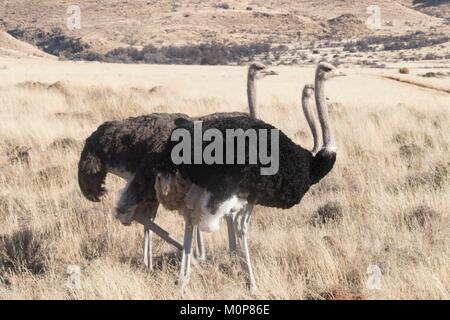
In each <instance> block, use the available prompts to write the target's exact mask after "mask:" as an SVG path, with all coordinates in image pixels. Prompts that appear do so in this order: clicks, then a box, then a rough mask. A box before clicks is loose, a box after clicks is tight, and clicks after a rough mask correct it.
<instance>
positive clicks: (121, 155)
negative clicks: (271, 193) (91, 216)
mask: <svg viewBox="0 0 450 320" xmlns="http://www.w3.org/2000/svg"><path fill="white" fill-rule="evenodd" d="M274 74H276V73H275V72H273V71H272V70H270V69H269V68H267V67H266V66H265V65H263V64H261V63H258V62H255V63H252V64H251V65H250V66H249V71H248V77H247V88H248V93H249V109H250V112H253V113H254V112H255V106H256V101H255V94H256V79H259V78H262V77H265V76H268V75H274ZM252 110H253V111H252ZM225 115H227V116H246V114H245V113H240V112H233V113H226V114H225V113H215V114H211V115H206V116H203V117H199V118H196V119H192V120H211V119H215V118H221V117H224V116H225ZM179 118H183V119H190V117H189V116H187V115H185V114H164V113H153V114H150V115H144V116H139V117H134V118H128V119H125V120H119V121H109V122H105V123H104V124H102V125H101V126H100V127H98V129H97V130H96V131H95V132H93V133H92V134H91V136H90V137H88V138H87V139H86V143H85V146H84V149H83V151H82V153H81V157H80V161H79V163H78V183H79V186H80V189H81V191H82V193H83V195H84V196H85V197H86V198H87V199H89V200H91V201H95V202H98V201H100V198H101V197H102V196H103V195H104V194H105V192H106V189H105V187H104V183H105V178H106V175H107V174H108V173H112V174H114V175H117V176H119V177H121V178H123V179H125V180H126V181H127V182H128V183H127V187H125V189H124V190H123V192H122V195H121V197H120V199H119V201H118V204H117V208H116V215H115V216H116V218H117V219H119V220H120V222H122V223H123V224H124V225H130V224H131V222H132V221H133V219H138V220H139V222H141V223H143V224H144V225H145V228H144V261H145V264H146V265H147V266H148V267H149V268H152V261H151V258H152V255H151V253H150V251H151V242H152V240H151V235H152V233H151V231H150V229H149V227H148V225H147V224H146V222H148V221H149V220H150V221H152V220H153V219H154V218H155V216H156V212H157V210H158V206H159V203H158V201H157V199H153V198H152V199H143V198H142V199H136V200H135V201H132V202H130V199H131V198H132V190H130V189H129V188H128V186H129V185H130V183H131V181H132V180H133V179H134V178H135V174H136V172H137V170H138V169H139V167H140V166H141V163H142V159H144V158H145V156H146V155H147V154H152V155H155V154H158V153H160V152H161V151H162V150H163V148H164V146H165V143H166V141H167V140H168V138H169V136H170V133H171V132H172V130H173V129H174V128H175V123H174V120H175V119H179ZM136 180H137V181H138V180H139V177H137V178H136ZM128 194H130V195H128ZM124 198H126V199H127V200H126V201H125V200H124ZM154 227H156V226H154ZM230 230H231V231H230V239H231V240H230V248H231V249H233V243H234V241H233V240H232V239H233V232H232V230H233V228H230ZM159 232H160V235H161V234H162V233H164V230H162V229H159ZM167 239H168V240H169V241H171V242H172V244H175V245H176V241H174V240H173V239H170V238H167ZM167 239H166V240H167ZM197 243H198V244H199V248H198V249H199V255H200V257H203V256H204V248H203V245H202V244H203V240H202V237H201V234H200V233H198V242H197Z"/></svg>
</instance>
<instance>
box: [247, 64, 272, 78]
mask: <svg viewBox="0 0 450 320" xmlns="http://www.w3.org/2000/svg"><path fill="white" fill-rule="evenodd" d="M277 74H278V73H276V72H275V71H273V70H272V69H270V68H268V67H267V66H266V65H264V64H262V63H261V62H253V63H252V64H251V65H250V66H249V67H248V75H249V78H251V79H261V78H264V77H267V76H273V75H277Z"/></svg>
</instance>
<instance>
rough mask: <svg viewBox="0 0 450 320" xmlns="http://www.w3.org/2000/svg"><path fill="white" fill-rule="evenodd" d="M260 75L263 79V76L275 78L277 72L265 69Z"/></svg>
mask: <svg viewBox="0 0 450 320" xmlns="http://www.w3.org/2000/svg"><path fill="white" fill-rule="evenodd" d="M261 74H262V75H263V77H265V76H277V75H278V72H276V71H274V70H272V69H265V70H262V71H261Z"/></svg>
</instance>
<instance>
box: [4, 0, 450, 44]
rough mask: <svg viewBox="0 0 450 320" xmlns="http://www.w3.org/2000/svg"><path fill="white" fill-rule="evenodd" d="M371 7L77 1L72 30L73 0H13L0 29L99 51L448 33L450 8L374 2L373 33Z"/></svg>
mask: <svg viewBox="0 0 450 320" xmlns="http://www.w3.org/2000/svg"><path fill="white" fill-rule="evenodd" d="M372 2H373V1H369V0H362V1H342V0H333V1H326V0H319V1H311V0H282V1H262V0H252V1H235V0H225V1H223V2H217V1H211V0H209V1H197V0H189V1H167V0H164V1H157V0H136V1H107V0H79V1H77V2H76V4H77V5H79V7H80V9H81V29H75V30H73V31H70V30H68V29H67V27H66V20H67V18H68V17H69V14H67V13H66V10H67V8H68V6H69V5H72V4H73V1H67V0H58V1H50V0H43V1H40V0H15V1H6V2H4V3H3V8H2V9H1V10H2V12H3V14H2V19H1V20H0V22H1V23H2V24H3V28H4V29H7V30H10V29H14V28H19V29H20V30H25V31H26V32H28V33H32V32H41V31H47V32H48V31H50V30H51V29H52V28H54V27H58V28H62V29H63V31H64V33H66V34H67V35H69V36H73V37H80V38H81V40H82V41H83V42H85V43H87V44H88V45H90V46H91V47H92V48H93V49H94V51H99V52H106V51H109V50H111V49H114V48H118V47H123V46H128V45H132V46H144V45H147V44H152V45H155V46H163V45H185V44H193V43H206V42H214V41H216V42H236V43H240V44H242V43H254V42H271V43H275V44H280V43H282V44H290V43H292V44H294V43H295V42H298V41H300V40H301V41H305V40H317V39H320V38H335V37H342V38H349V37H351V38H355V37H364V36H371V35H380V34H389V35H399V34H406V33H411V32H415V31H423V32H435V31H436V30H438V31H442V32H444V31H445V30H449V26H448V17H447V18H446V13H448V8H449V6H450V5H449V4H448V3H443V4H439V5H435V4H433V5H430V3H428V1H420V2H419V1H417V0H415V1H413V0H382V1H378V2H377V5H379V6H380V10H381V11H380V18H381V28H380V29H379V30H371V29H369V28H367V26H366V21H367V20H368V18H369V17H370V15H371V14H370V13H369V12H368V7H369V6H370V5H372V4H373V3H372ZM413 2H417V3H416V4H413ZM433 3H434V2H433ZM446 23H447V24H446Z"/></svg>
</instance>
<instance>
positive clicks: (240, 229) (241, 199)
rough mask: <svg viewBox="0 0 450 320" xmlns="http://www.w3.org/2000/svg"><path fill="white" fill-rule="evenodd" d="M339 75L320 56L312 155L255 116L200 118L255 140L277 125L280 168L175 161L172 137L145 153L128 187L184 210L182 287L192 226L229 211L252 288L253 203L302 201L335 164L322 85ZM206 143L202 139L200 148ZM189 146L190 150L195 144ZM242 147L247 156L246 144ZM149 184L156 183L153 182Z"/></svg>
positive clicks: (185, 123) (208, 227) (210, 225)
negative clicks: (318, 135)
mask: <svg viewBox="0 0 450 320" xmlns="http://www.w3.org/2000/svg"><path fill="white" fill-rule="evenodd" d="M340 75H344V74H343V73H341V72H339V71H338V70H337V69H336V68H335V67H334V66H333V65H331V64H329V63H325V62H321V63H320V64H319V65H318V66H317V69H316V80H315V88H316V91H315V96H316V102H317V113H318V116H319V120H320V126H321V129H322V138H323V146H322V148H321V149H320V150H319V152H318V153H317V154H316V155H313V153H312V152H310V151H308V150H306V149H304V148H302V147H301V146H299V145H297V144H295V143H294V142H293V141H292V140H291V139H289V138H288V137H287V136H286V135H285V134H284V133H283V132H281V131H278V130H276V129H275V128H274V127H273V126H271V125H269V124H267V123H265V122H263V121H261V120H258V119H255V118H251V117H247V116H245V117H244V116H237V117H221V118H216V119H211V120H206V121H203V123H202V131H203V132H206V131H207V130H209V129H214V130H218V131H219V132H221V133H222V136H225V135H226V131H227V130H230V129H232V130H233V129H234V130H236V129H241V130H244V132H245V131H246V130H249V129H255V130H256V132H257V134H258V140H259V136H260V135H261V130H260V129H265V130H276V131H277V132H278V133H279V139H278V147H279V170H278V172H277V173H275V174H273V175H261V171H260V170H261V168H263V165H262V164H261V163H259V162H258V164H257V165H254V164H252V165H249V164H213V165H206V164H204V163H203V164H186V163H181V164H178V165H175V164H174V163H173V161H172V158H171V153H172V149H173V148H174V147H175V146H176V144H175V143H174V142H170V143H168V144H167V147H166V150H165V151H164V152H163V153H161V154H159V155H158V156H155V157H149V158H147V159H146V164H145V166H143V167H142V170H143V171H142V172H141V173H139V176H140V177H142V178H141V181H140V183H134V184H133V183H132V184H131V185H130V187H129V188H137V189H138V190H142V192H143V194H142V195H141V196H143V197H146V198H148V197H156V198H157V199H158V201H159V202H160V203H161V204H162V205H163V206H165V207H166V208H168V209H169V210H178V211H179V212H180V213H181V214H182V215H183V216H184V218H185V221H186V227H185V236H184V243H183V258H182V265H181V270H180V283H181V285H182V288H183V287H184V286H185V284H186V283H187V279H188V276H189V270H190V253H191V248H192V239H193V238H192V236H193V232H194V229H195V228H196V227H197V226H199V228H200V229H202V231H209V232H213V231H215V230H217V229H218V225H219V221H220V218H221V217H222V216H226V215H229V216H232V221H233V226H234V230H235V233H236V236H237V244H238V254H239V257H240V260H241V264H242V267H243V269H244V271H245V273H246V278H247V284H248V285H249V287H250V289H251V290H252V291H254V290H257V288H256V282H255V279H254V275H253V271H252V267H251V262H250V255H249V250H248V243H247V232H248V226H249V221H250V216H251V213H252V209H253V207H254V206H255V205H262V206H266V207H273V208H280V209H287V208H291V207H292V206H294V205H296V204H298V203H300V201H301V199H302V198H303V196H304V195H305V194H306V192H307V191H308V190H309V188H310V187H311V186H312V185H314V184H316V183H317V182H319V181H320V180H321V179H322V178H323V177H324V176H325V175H327V174H328V173H329V172H330V170H331V169H332V168H333V166H334V163H335V161H336V145H335V141H334V137H333V135H332V132H331V128H330V123H329V119H328V108H327V103H326V97H325V94H324V90H325V89H324V86H325V82H326V81H327V80H329V79H331V78H333V77H336V76H340ZM176 122H177V130H179V129H184V130H187V131H188V133H189V134H190V135H191V136H194V134H195V133H194V132H195V131H194V130H195V129H194V128H195V125H194V123H193V122H192V121H190V120H186V119H179V120H177V121H176ZM224 144H225V142H224V141H222V150H224V151H225V150H226V147H225V146H224ZM206 146H207V144H206V143H204V145H203V148H204V147H206ZM191 151H192V152H191V154H192V155H193V154H194V153H195V150H194V148H193V147H192V150H191ZM246 152H247V154H246V157H248V152H249V151H248V149H247V151H246ZM225 153H226V152H225ZM232 156H236V155H235V154H233V155H232ZM225 157H226V156H225ZM190 163H193V162H192V161H191V162H190ZM136 176H138V174H136ZM155 177H156V180H155ZM153 185H154V186H155V189H152V188H151V187H152V186H153ZM135 195H136V193H135Z"/></svg>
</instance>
